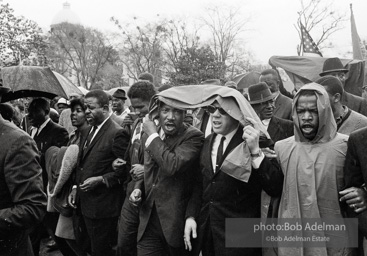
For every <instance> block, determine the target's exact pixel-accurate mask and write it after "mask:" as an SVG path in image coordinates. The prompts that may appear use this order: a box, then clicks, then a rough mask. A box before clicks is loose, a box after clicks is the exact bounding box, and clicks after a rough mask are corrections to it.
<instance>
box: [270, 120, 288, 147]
mask: <svg viewBox="0 0 367 256" xmlns="http://www.w3.org/2000/svg"><path fill="white" fill-rule="evenodd" d="M268 133H269V135H270V138H271V140H272V141H273V142H274V144H275V143H276V142H277V141H278V140H283V139H286V138H288V137H291V136H293V135H294V125H293V122H292V121H289V120H286V119H281V118H279V117H276V116H273V117H272V118H271V120H270V123H269V126H268ZM273 148H274V145H273Z"/></svg>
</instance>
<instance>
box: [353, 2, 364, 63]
mask: <svg viewBox="0 0 367 256" xmlns="http://www.w3.org/2000/svg"><path fill="white" fill-rule="evenodd" d="M350 24H351V31H352V45H353V59H356V60H364V59H366V56H367V54H366V46H365V45H363V43H362V42H361V39H360V38H359V35H358V33H357V27H356V22H355V20H354V15H353V9H352V4H350Z"/></svg>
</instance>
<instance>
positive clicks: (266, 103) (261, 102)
mask: <svg viewBox="0 0 367 256" xmlns="http://www.w3.org/2000/svg"><path fill="white" fill-rule="evenodd" d="M248 96H249V102H250V104H251V106H252V108H253V109H254V110H255V112H256V114H257V115H258V116H259V117H260V120H261V122H262V123H263V125H265V127H266V128H267V131H268V133H269V135H270V138H271V140H272V141H273V143H274V144H275V143H276V142H277V141H279V140H283V139H286V138H288V137H291V136H293V134H294V128H293V122H292V121H289V120H286V119H281V118H279V117H276V116H274V107H275V106H274V96H273V95H272V93H271V91H270V90H269V88H268V86H267V84H265V83H258V84H254V85H251V86H250V87H249V88H248ZM274 144H272V145H270V148H271V150H273V149H274ZM263 150H265V149H263ZM270 153H274V152H272V151H270ZM278 204H279V197H270V196H269V195H268V194H267V193H266V192H265V191H264V190H263V191H262V192H261V217H262V218H267V217H276V214H277V209H278V207H277V206H278Z"/></svg>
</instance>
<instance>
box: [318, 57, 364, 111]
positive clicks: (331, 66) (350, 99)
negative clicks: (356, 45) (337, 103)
mask: <svg viewBox="0 0 367 256" xmlns="http://www.w3.org/2000/svg"><path fill="white" fill-rule="evenodd" d="M346 73H348V69H345V68H344V66H343V64H342V62H341V61H340V59H339V58H329V59H327V60H325V62H324V65H323V67H322V72H321V73H320V76H326V75H330V76H334V77H337V78H338V79H339V80H340V82H341V83H342V87H343V95H342V98H341V104H342V105H345V106H347V107H348V108H349V109H351V110H354V111H356V112H357V113H360V114H362V115H364V116H367V101H366V100H365V99H363V98H362V97H359V96H357V95H353V94H351V93H349V92H347V91H345V90H344V86H345V81H346Z"/></svg>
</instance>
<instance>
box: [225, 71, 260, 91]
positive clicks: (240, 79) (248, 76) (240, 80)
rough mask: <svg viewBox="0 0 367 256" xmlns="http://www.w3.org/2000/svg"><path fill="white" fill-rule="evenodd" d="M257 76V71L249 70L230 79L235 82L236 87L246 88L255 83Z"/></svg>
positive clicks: (257, 80)
mask: <svg viewBox="0 0 367 256" xmlns="http://www.w3.org/2000/svg"><path fill="white" fill-rule="evenodd" d="M259 78H260V73H259V72H257V71H251V72H248V73H245V74H241V75H238V76H236V77H234V78H233V79H232V81H233V82H235V83H237V89H245V88H248V87H249V86H250V85H253V84H257V83H258V82H259Z"/></svg>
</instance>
